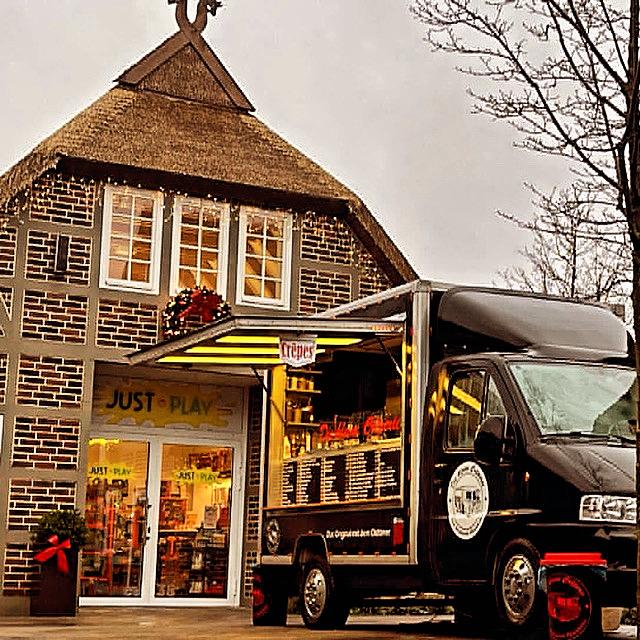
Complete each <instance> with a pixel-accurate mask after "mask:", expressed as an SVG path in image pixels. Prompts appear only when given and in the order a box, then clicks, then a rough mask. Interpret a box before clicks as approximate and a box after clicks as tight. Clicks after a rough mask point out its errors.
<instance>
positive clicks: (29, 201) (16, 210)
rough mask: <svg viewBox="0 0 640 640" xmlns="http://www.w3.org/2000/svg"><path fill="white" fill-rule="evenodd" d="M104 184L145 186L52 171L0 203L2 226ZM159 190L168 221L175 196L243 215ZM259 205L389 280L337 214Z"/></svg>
mask: <svg viewBox="0 0 640 640" xmlns="http://www.w3.org/2000/svg"><path fill="white" fill-rule="evenodd" d="M102 184H105V185H110V186H112V187H118V188H120V189H124V190H125V192H126V190H127V189H131V190H135V189H141V190H142V189H145V187H144V186H143V185H142V184H140V183H137V184H131V183H129V182H128V181H127V180H118V179H115V178H113V177H111V176H109V177H107V178H106V179H105V180H104V181H100V180H96V179H94V178H86V177H82V176H80V177H77V176H74V175H71V176H63V175H61V174H59V173H53V172H52V171H49V172H47V173H45V174H44V175H43V176H42V177H41V178H39V179H38V180H36V181H34V182H33V184H32V186H27V187H26V188H24V189H23V190H22V191H20V192H19V193H18V194H17V195H15V196H13V198H11V199H10V200H8V201H7V202H5V203H4V205H2V207H1V208H0V231H1V230H3V229H5V228H6V227H7V226H9V225H14V224H18V225H24V224H25V219H26V218H27V217H28V216H29V215H32V216H34V214H35V216H34V217H36V218H37V217H38V215H37V212H41V211H47V209H48V208H50V205H51V201H52V199H54V198H55V196H56V195H68V196H72V195H76V196H77V194H78V191H84V197H86V198H87V200H89V201H90V200H91V199H93V198H98V197H100V189H99V188H100V186H101V185H102ZM155 190H156V191H159V192H161V193H162V194H163V195H164V197H163V199H162V217H163V220H164V222H165V223H167V222H170V221H171V219H172V218H173V215H174V206H173V201H174V198H175V197H176V196H180V197H183V198H194V199H199V200H207V201H209V202H213V203H214V204H217V205H220V206H226V207H228V208H229V212H230V219H231V220H232V221H234V222H235V223H238V222H239V220H240V209H241V206H242V205H240V204H239V203H238V202H237V201H231V200H228V199H226V198H221V197H219V196H217V195H215V194H212V193H207V194H206V196H203V195H201V194H199V195H194V194H189V193H187V192H186V191H181V190H173V189H166V188H164V187H162V186H161V187H158V188H157V189H155ZM349 207H350V210H352V207H351V204H349ZM261 208H262V210H263V211H266V212H275V213H276V214H278V215H289V216H291V217H292V229H293V231H294V232H300V233H301V235H302V250H303V251H304V249H305V247H306V246H311V245H313V246H314V248H315V252H316V253H321V254H324V255H329V254H330V251H334V253H335V250H336V249H338V250H339V251H340V252H342V253H343V255H345V256H346V257H347V261H348V263H349V264H352V265H353V264H357V267H358V271H359V274H360V278H361V280H363V281H365V282H364V285H365V287H366V288H367V290H371V291H375V290H381V289H383V288H386V287H388V286H389V281H388V279H387V277H386V276H385V275H384V274H383V273H382V272H381V270H380V269H379V268H378V266H377V265H376V263H375V261H374V260H373V258H372V257H371V255H370V254H369V252H368V251H367V249H366V248H365V247H364V246H363V245H362V243H361V242H360V241H359V240H357V239H355V238H354V237H353V235H352V234H351V233H349V229H348V227H347V225H346V224H345V223H344V221H343V220H341V219H340V218H339V217H337V216H330V215H326V214H322V213H317V212H315V211H313V210H306V211H299V210H295V209H291V208H278V207H276V208H274V207H268V206H264V207H261ZM345 245H346V246H345ZM323 261H324V260H323Z"/></svg>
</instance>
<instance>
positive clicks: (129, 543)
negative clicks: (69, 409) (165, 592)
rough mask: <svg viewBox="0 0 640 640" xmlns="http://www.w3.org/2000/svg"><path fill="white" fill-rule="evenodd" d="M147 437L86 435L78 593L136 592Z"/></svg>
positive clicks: (111, 594) (140, 572)
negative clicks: (84, 537) (84, 531)
mask: <svg viewBox="0 0 640 640" xmlns="http://www.w3.org/2000/svg"><path fill="white" fill-rule="evenodd" d="M148 472H149V443H148V442H145V441H135V440H120V439H117V438H92V439H90V440H89V456H88V465H87V493H86V503H85V517H86V521H87V526H88V528H89V531H90V535H89V540H88V543H87V544H86V546H85V547H84V549H83V550H82V565H81V570H80V595H81V596H82V597H102V598H118V597H124V598H133V599H135V598H140V597H141V595H142V580H143V565H144V562H145V547H146V543H147V521H148V509H149V503H148V500H147V484H148V481H147V480H148Z"/></svg>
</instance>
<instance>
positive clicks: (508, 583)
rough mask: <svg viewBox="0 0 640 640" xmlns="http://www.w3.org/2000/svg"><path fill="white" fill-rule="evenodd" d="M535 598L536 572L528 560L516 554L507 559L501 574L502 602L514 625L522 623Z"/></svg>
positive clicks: (528, 613)
mask: <svg viewBox="0 0 640 640" xmlns="http://www.w3.org/2000/svg"><path fill="white" fill-rule="evenodd" d="M535 597H536V572H535V567H534V566H533V563H532V562H531V560H529V558H527V557H526V556H524V555H522V554H518V555H515V556H512V557H511V558H509V561H508V562H507V564H506V565H505V567H504V573H503V574H502V601H503V603H504V607H505V609H506V612H507V615H508V616H509V618H511V620H513V621H514V622H516V623H522V622H524V621H525V620H526V619H527V618H528V617H529V615H530V614H531V611H532V609H533V604H534V601H535Z"/></svg>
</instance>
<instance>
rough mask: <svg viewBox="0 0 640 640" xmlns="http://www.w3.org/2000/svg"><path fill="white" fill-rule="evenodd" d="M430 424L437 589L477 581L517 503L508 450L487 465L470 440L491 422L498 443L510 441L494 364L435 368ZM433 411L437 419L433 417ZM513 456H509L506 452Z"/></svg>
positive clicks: (485, 572)
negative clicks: (498, 423)
mask: <svg viewBox="0 0 640 640" xmlns="http://www.w3.org/2000/svg"><path fill="white" fill-rule="evenodd" d="M442 366H443V371H441V375H440V379H441V380H444V381H445V382H444V384H441V385H439V390H438V392H437V393H438V394H440V395H441V396H442V397H441V398H439V399H438V401H437V402H436V415H434V416H433V422H432V429H433V430H432V432H431V433H432V435H433V438H432V442H431V444H432V447H433V448H432V450H431V454H432V455H431V460H432V461H433V469H432V480H433V481H432V482H431V483H430V486H431V499H430V506H431V509H430V511H431V537H430V539H431V544H430V551H431V565H432V568H433V570H434V573H435V574H436V576H437V578H438V580H439V581H440V582H441V583H443V584H446V583H452V584H455V583H464V582H469V581H473V582H476V581H484V580H486V579H487V578H488V577H489V575H490V571H491V558H490V557H489V554H488V549H489V547H490V545H491V542H492V540H493V537H494V535H495V534H496V533H497V532H498V530H499V528H500V527H501V526H504V522H505V518H504V516H505V515H506V514H509V513H510V512H511V513H513V510H514V509H517V507H518V505H519V503H520V489H519V487H518V486H517V481H516V474H515V473H514V456H513V447H510V446H509V445H508V446H507V451H506V453H505V455H503V456H502V457H501V459H500V460H499V461H496V462H495V463H494V464H486V463H483V462H480V461H478V460H477V459H476V456H475V454H474V448H473V446H474V439H475V435H476V433H477V431H478V429H479V428H480V426H481V424H482V422H483V421H484V420H485V419H486V418H488V417H490V416H494V417H495V416H499V417H500V418H501V419H502V420H503V421H504V425H505V426H504V435H505V442H507V443H512V442H515V434H514V433H513V430H514V424H515V422H514V421H513V420H512V418H511V414H512V407H511V406H510V402H508V397H507V393H506V388H505V386H504V384H503V383H502V380H501V378H500V376H499V374H498V371H497V370H496V368H495V367H494V365H493V364H492V363H490V362H486V363H482V362H480V363H479V362H478V361H475V362H473V363H468V364H467V363H459V362H456V363H448V364H447V363H445V364H443V365H442ZM438 412H440V414H441V415H437V414H438ZM509 448H511V449H512V451H511V453H509V451H508V449H509Z"/></svg>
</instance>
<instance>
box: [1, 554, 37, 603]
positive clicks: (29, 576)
mask: <svg viewBox="0 0 640 640" xmlns="http://www.w3.org/2000/svg"><path fill="white" fill-rule="evenodd" d="M33 553H34V552H33V548H32V546H31V545H30V544H26V543H24V544H12V543H9V544H8V545H7V548H6V550H5V554H4V580H3V584H2V595H4V596H29V595H31V592H32V590H33V586H34V583H35V581H36V578H37V576H38V574H39V573H40V568H39V565H38V563H36V562H34V561H33Z"/></svg>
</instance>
